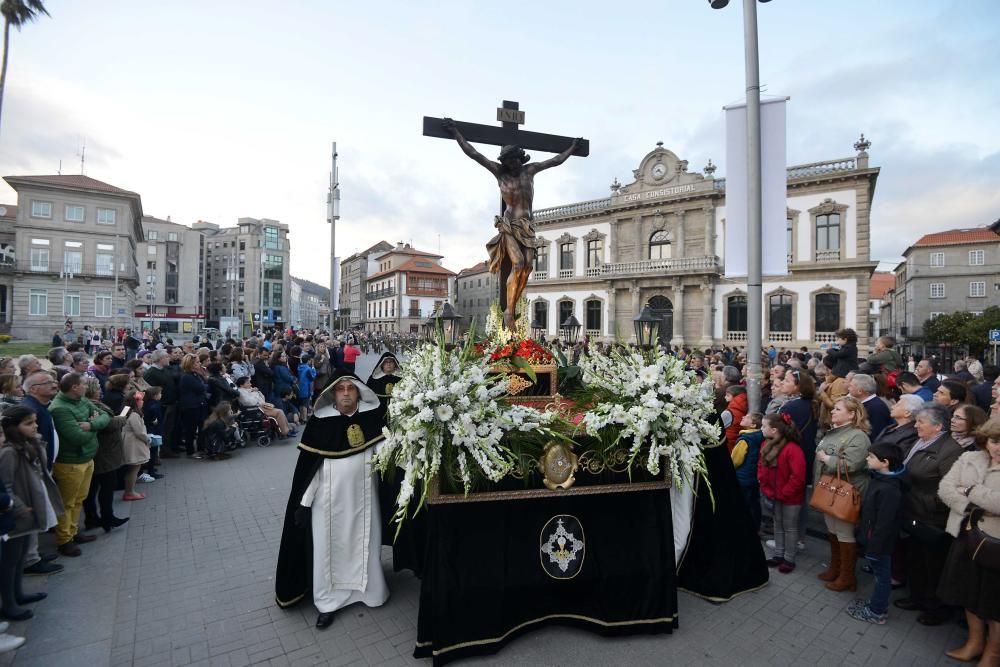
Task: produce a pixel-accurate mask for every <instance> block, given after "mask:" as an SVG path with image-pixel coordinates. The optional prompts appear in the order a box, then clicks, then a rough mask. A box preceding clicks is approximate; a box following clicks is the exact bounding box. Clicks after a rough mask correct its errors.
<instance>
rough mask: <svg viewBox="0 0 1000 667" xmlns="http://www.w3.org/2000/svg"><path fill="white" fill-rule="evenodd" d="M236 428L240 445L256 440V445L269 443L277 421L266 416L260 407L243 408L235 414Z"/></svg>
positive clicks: (265, 445) (262, 445) (263, 445)
mask: <svg viewBox="0 0 1000 667" xmlns="http://www.w3.org/2000/svg"><path fill="white" fill-rule="evenodd" d="M236 430H237V431H238V432H239V436H240V442H241V443H242V444H241V445H240V446H241V447H246V446H247V445H248V444H250V443H251V442H256V443H257V446H258V447H267V446H268V445H270V444H271V440H272V438H273V436H272V433H276V432H277V430H278V421H277V420H276V419H275V418H274V417H268V416H267V415H265V414H264V412H263V411H262V410H261V409H260V408H247V407H245V408H243V409H242V410H240V412H239V414H238V415H236Z"/></svg>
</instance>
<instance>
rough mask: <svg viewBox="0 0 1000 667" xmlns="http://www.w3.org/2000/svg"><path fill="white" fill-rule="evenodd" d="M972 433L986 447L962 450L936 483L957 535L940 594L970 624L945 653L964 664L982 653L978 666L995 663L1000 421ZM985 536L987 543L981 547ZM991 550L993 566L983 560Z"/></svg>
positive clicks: (999, 627) (998, 660) (999, 594)
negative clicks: (957, 645) (959, 642)
mask: <svg viewBox="0 0 1000 667" xmlns="http://www.w3.org/2000/svg"><path fill="white" fill-rule="evenodd" d="M976 434H977V435H979V436H982V438H983V440H984V443H985V447H984V448H983V449H977V450H976V451H971V452H966V453H965V454H962V456H960V457H959V459H958V461H957V462H956V463H955V465H953V466H952V467H951V470H949V471H948V474H946V475H945V476H944V478H943V479H942V480H941V485H940V486H939V487H938V496H940V498H941V500H943V501H944V503H945V504H946V505H947V506H948V509H949V510H951V511H950V513H949V514H948V525H947V530H948V533H949V534H950V535H951V536H953V537H956V538H958V539H956V540H955V541H954V542H952V545H951V549H950V550H949V551H948V560H947V561H946V562H945V566H944V572H943V573H942V575H941V582H940V584H939V585H938V597H940V598H941V600H942V601H943V602H944V603H945V604H951V605H956V606H959V607H962V608H964V609H965V620H966V621H967V622H968V624H969V636H968V638H967V639H966V641H965V645H964V646H962V647H960V648H957V649H954V650H952V651H948V652H947V653H946V654H945V655H947V656H948V657H949V658H954V659H955V660H962V661H965V662H968V661H971V660H974V659H976V658H977V657H979V656H980V655H981V656H982V660H981V661H980V662H979V664H980V665H998V664H1000V568H997V567H996V564H997V563H1000V419H996V418H994V419H991V420H990V421H988V422H987V423H986V424H984V425H983V426H981V427H980V428H979V429H978V430H977V431H976ZM975 508H981V510H979V509H975ZM984 512H985V514H983V513H984ZM980 515H982V516H980ZM970 523H971V524H972V525H970ZM976 531H978V533H979V535H976ZM976 537H978V539H975V538H976ZM983 539H986V540H987V543H986V544H982V545H981V546H980V543H981V541H982V540H983ZM991 542H992V544H990V543H991ZM976 549H978V552H977V551H976ZM991 554H992V557H993V560H992V564H993V565H992V566H991V563H990V562H989V561H984V560H983V559H985V558H987V557H988V556H990V555H991ZM987 624H988V625H989V639H987V633H986V626H987Z"/></svg>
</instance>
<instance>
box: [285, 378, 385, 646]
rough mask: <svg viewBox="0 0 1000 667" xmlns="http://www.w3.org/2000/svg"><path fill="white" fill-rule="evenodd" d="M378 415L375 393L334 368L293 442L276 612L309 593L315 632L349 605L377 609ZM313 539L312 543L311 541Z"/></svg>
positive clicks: (381, 587)
mask: <svg viewBox="0 0 1000 667" xmlns="http://www.w3.org/2000/svg"><path fill="white" fill-rule="evenodd" d="M383 415H384V413H383V411H382V410H381V409H380V408H379V401H378V398H377V397H376V396H375V393H374V392H373V391H372V390H371V389H370V388H368V387H367V386H365V384H364V383H362V382H361V380H360V379H358V377H357V376H356V375H354V374H352V373H348V372H346V371H343V370H339V371H338V372H337V373H336V374H335V377H334V379H333V381H332V382H331V383H330V385H329V386H328V387H327V388H326V390H324V391H323V393H322V394H321V395H320V397H319V398H318V399H317V400H316V405H315V407H314V413H313V417H312V418H311V419H310V420H309V422H308V425H307V426H306V429H305V431H304V432H303V434H302V440H301V443H300V444H299V459H298V462H297V463H296V466H295V472H294V474H293V477H292V490H291V494H290V495H289V497H288V506H287V508H286V510H285V523H284V528H283V530H282V535H281V546H280V548H279V551H278V567H277V573H276V576H275V598H276V601H277V603H278V605H279V606H280V607H283V608H286V607H291V606H292V605H294V604H296V603H298V602H299V601H301V600H302V599H303V598H305V596H306V595H307V594H308V593H310V592H311V593H312V598H313V603H314V604H315V605H316V608H317V609H318V610H319V612H320V613H319V618H318V619H317V621H316V627H318V628H326V627H328V626H329V625H330V624H331V623H332V622H333V615H334V612H335V611H337V610H338V609H340V608H342V607H345V606H347V605H350V604H353V603H354V602H364V603H365V604H366V605H368V606H370V607H376V606H379V605H381V604H383V603H384V602H385V601H386V600H387V599H388V597H389V590H388V587H387V586H386V583H385V574H384V573H383V571H382V562H381V555H380V550H381V543H382V521H381V517H380V511H379V502H378V480H377V478H376V477H375V474H374V473H373V472H372V467H371V465H370V464H371V458H372V456H373V455H374V452H375V448H374V445H375V444H377V443H378V442H380V441H381V440H382V439H383V435H382V427H383V426H384V424H385V422H384V416H383ZM314 536H315V537H316V539H315V540H314V539H313V538H314Z"/></svg>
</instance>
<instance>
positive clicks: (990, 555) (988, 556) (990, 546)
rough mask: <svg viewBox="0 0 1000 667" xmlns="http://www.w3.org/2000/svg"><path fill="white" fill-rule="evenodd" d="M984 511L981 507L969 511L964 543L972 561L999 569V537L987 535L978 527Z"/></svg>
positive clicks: (992, 568) (981, 565)
mask: <svg viewBox="0 0 1000 667" xmlns="http://www.w3.org/2000/svg"><path fill="white" fill-rule="evenodd" d="M985 513H986V510H984V509H983V508H981V507H976V508H975V509H973V510H972V511H971V512H969V519H968V522H967V523H966V524H965V533H964V536H965V543H966V545H967V546H968V549H969V553H970V554H972V562H973V563H975V564H976V565H978V566H980V567H985V568H989V569H991V570H1000V539H997V538H996V537H992V536H991V535H987V534H986V533H984V532H983V531H982V529H980V528H979V521H980V519H982V518H983V515H984V514H985Z"/></svg>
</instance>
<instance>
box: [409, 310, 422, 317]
mask: <svg viewBox="0 0 1000 667" xmlns="http://www.w3.org/2000/svg"><path fill="white" fill-rule="evenodd" d="M421 312H422V311H421V310H420V309H419V308H410V309H409V310H407V311H406V316H407V317H422V315H421V314H420V313H421Z"/></svg>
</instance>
